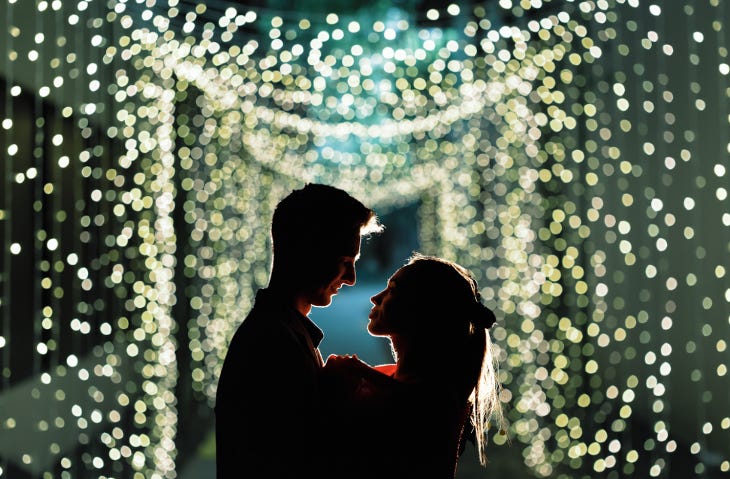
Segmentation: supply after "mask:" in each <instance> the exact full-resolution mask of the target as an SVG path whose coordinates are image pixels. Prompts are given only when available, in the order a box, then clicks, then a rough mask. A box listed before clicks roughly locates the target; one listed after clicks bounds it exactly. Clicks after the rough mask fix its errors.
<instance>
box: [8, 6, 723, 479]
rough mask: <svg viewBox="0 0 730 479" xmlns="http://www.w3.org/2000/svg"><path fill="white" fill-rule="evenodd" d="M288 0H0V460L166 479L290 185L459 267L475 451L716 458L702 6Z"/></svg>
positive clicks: (626, 472) (655, 464) (716, 203)
mask: <svg viewBox="0 0 730 479" xmlns="http://www.w3.org/2000/svg"><path fill="white" fill-rule="evenodd" d="M338 3H343V4H344V3H346V6H338ZM293 5H294V2H280V1H279V2H277V1H270V2H258V4H257V5H256V6H254V5H245V4H243V3H233V2H226V1H223V0H216V1H208V2H198V1H193V0H190V1H187V0H185V1H181V0H144V1H143V0H129V1H123V0H108V1H106V2H98V1H87V0H81V1H78V2H76V1H74V2H69V1H65V0H50V1H49V0H37V1H35V2H24V1H18V0H2V2H1V6H0V12H2V14H0V18H2V20H1V22H2V23H3V27H4V32H3V33H2V34H0V47H1V49H2V51H3V58H2V60H0V64H1V65H2V66H0V71H1V72H2V75H1V77H0V86H1V87H2V88H3V89H4V92H5V96H4V101H3V104H2V107H0V112H1V115H0V121H1V122H2V123H1V125H2V129H1V131H0V135H1V136H0V138H2V140H1V146H2V152H1V154H2V179H3V183H2V193H1V194H0V230H1V232H2V243H1V244H2V255H0V266H1V268H0V275H1V276H0V282H1V283H0V286H1V287H2V297H1V298H0V371H1V381H0V478H2V477H16V476H15V474H17V477H42V478H44V479H47V478H63V479H69V478H80V477H94V478H99V479H101V478H122V477H130V478H134V479H142V478H153V479H161V478H174V477H176V467H177V465H178V464H179V463H180V461H181V459H182V457H181V456H182V453H183V452H189V451H190V450H191V441H192V442H194V441H193V440H192V439H191V437H194V436H195V418H196V417H198V416H201V415H202V416H204V415H206V414H210V410H211V408H212V406H213V404H214V400H215V393H216V383H217V377H218V374H219V373H220V369H221V365H222V361H223V358H224V357H225V354H226V348H227V344H228V342H229V340H230V339H231V336H232V334H233V332H234V331H235V329H236V327H237V326H238V325H239V324H240V322H241V321H242V320H243V318H244V316H245V313H246V312H247V311H248V309H250V307H251V304H252V298H253V294H254V292H255V290H256V289H257V288H258V287H261V286H263V285H265V283H266V280H267V275H268V266H269V261H270V253H269V245H268V224H269V221H270V218H271V213H272V208H273V207H274V205H275V204H276V202H277V201H278V200H279V199H281V198H282V197H283V196H284V195H285V194H287V193H288V192H289V191H291V190H292V189H293V188H297V187H300V186H302V185H303V184H304V183H306V182H322V183H328V184H333V185H335V186H338V187H341V188H343V189H345V190H347V191H348V192H350V193H351V194H353V195H354V196H355V197H357V198H359V199H361V200H362V201H363V202H365V203H367V204H368V205H369V206H372V207H373V208H374V209H375V210H376V211H378V209H379V208H381V209H387V208H396V207H398V206H400V205H406V204H414V203H417V204H418V205H419V216H418V219H419V225H420V226H419V237H420V243H421V247H420V250H421V251H422V252H424V253H429V254H436V255H440V256H444V257H447V258H450V259H453V260H456V261H457V262H459V263H461V264H463V265H464V266H466V267H468V268H470V269H471V270H472V271H473V272H474V274H475V275H476V277H477V279H478V280H479V283H480V285H481V286H482V288H483V290H482V296H483V297H484V298H485V301H486V302H487V303H488V305H489V306H490V307H492V308H493V309H494V310H495V311H496V312H497V314H498V317H499V323H498V326H497V327H496V328H495V329H494V330H493V338H494V342H495V344H496V348H497V357H498V360H499V375H500V380H501V382H502V384H503V391H502V400H503V402H504V404H505V409H506V416H507V421H508V430H507V434H506V435H500V434H498V433H497V432H496V431H492V432H490V446H489V450H491V451H492V452H491V453H490V457H491V459H490V460H491V461H492V462H498V461H499V454H500V452H499V451H500V449H503V448H509V449H510V450H515V449H518V450H519V451H520V455H521V458H522V460H523V461H524V466H525V467H526V468H527V469H528V470H529V471H531V473H533V474H534V476H535V477H559V478H565V479H567V478H572V477H595V475H596V474H599V475H601V477H609V478H614V479H617V478H620V477H642V478H645V477H680V476H678V475H677V473H676V471H677V470H679V469H678V467H679V465H680V464H681V465H683V467H689V468H690V469H689V470H690V472H691V474H695V475H696V477H720V476H722V477H728V476H730V409H729V408H728V404H730V375H729V374H728V366H729V365H730V352H728V344H727V343H728V338H730V280H729V279H728V274H729V272H728V268H730V265H728V258H729V257H730V206H729V202H728V187H729V186H730V183H729V182H728V171H727V169H728V157H729V156H730V125H728V123H729V121H730V105H729V101H728V97H729V96H730V89H728V75H730V66H729V65H728V64H729V63H730V62H729V61H728V38H727V37H728V35H727V30H728V27H729V25H728V7H727V2H724V0H690V1H687V2H680V3H675V2H669V1H662V0H655V1H651V0H649V1H639V0H585V1H580V0H575V1H550V0H498V1H497V0H494V1H491V0H490V1H483V2H458V3H452V4H446V3H443V4H441V3H439V4H438V6H434V7H429V6H424V5H422V4H421V3H420V2H415V1H414V2H410V3H409V2H401V3H391V2H374V3H373V4H369V5H367V8H358V6H355V5H350V2H329V3H328V2H319V3H315V4H313V5H314V6H312V7H311V8H308V9H307V10H302V9H295V8H294V7H293ZM434 5H436V3H434ZM386 226H387V225H386ZM404 259H405V258H404ZM687 458H689V459H687ZM488 472H489V465H487V468H486V469H485V470H484V474H488ZM682 477H687V476H686V475H685V476H682Z"/></svg>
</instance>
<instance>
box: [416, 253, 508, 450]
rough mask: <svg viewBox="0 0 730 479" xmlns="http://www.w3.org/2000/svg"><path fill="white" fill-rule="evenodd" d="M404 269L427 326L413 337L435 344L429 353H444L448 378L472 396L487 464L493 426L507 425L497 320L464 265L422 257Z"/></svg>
mask: <svg viewBox="0 0 730 479" xmlns="http://www.w3.org/2000/svg"><path fill="white" fill-rule="evenodd" d="M404 269H406V270H408V273H409V274H408V278H409V279H408V291H410V292H412V293H413V295H417V298H415V297H413V300H412V301H409V303H410V304H411V305H412V308H413V310H412V312H413V313H414V317H416V318H421V319H423V320H424V323H425V324H416V325H414V326H416V327H415V328H414V329H413V330H412V331H413V334H415V335H417V337H418V338H419V339H423V338H425V337H430V338H432V339H433V344H432V349H430V350H428V351H424V353H423V354H430V355H434V354H435V351H439V352H440V353H442V354H443V356H444V358H443V359H444V361H445V362H446V364H447V365H448V366H447V368H448V370H447V371H446V374H448V375H449V376H450V378H452V379H453V380H454V381H455V382H456V385H457V387H459V388H460V389H461V390H462V391H467V392H470V393H469V402H470V406H471V414H470V419H471V424H472V426H473V427H474V433H475V440H476V448H477V451H478V453H479V459H480V462H481V463H482V464H485V463H486V454H485V447H486V443H487V432H488V429H489V427H490V424H495V425H496V426H497V427H499V428H500V429H502V427H503V423H504V419H503V416H502V408H501V403H500V400H499V392H500V386H499V382H498V380H497V366H496V363H495V360H494V356H493V354H492V342H491V339H490V335H489V330H488V328H490V327H491V326H492V325H493V324H494V321H495V316H494V314H493V313H492V311H490V310H489V309H488V308H487V307H486V306H484V305H483V303H482V302H481V296H480V294H479V289H478V286H477V282H476V280H475V279H474V277H473V275H472V274H471V273H470V272H469V271H468V270H467V269H465V268H463V267H462V266H460V265H458V264H456V263H454V262H452V261H448V260H445V259H443V258H438V257H434V256H425V255H422V254H419V253H416V254H414V255H413V256H411V258H410V259H409V261H408V263H407V264H406V266H404Z"/></svg>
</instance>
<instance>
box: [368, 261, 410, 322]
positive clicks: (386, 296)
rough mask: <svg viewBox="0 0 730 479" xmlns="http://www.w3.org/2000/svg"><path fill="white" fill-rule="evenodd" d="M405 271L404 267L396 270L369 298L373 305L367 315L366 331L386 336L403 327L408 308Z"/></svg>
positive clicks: (407, 283) (407, 284)
mask: <svg viewBox="0 0 730 479" xmlns="http://www.w3.org/2000/svg"><path fill="white" fill-rule="evenodd" d="M405 272H406V270H405V269H404V268H401V269H400V270H398V271H396V273H395V274H394V275H393V276H391V278H390V279H389V280H388V284H387V286H386V287H385V289H383V290H382V291H381V292H379V293H378V294H376V295H375V296H373V297H372V298H370V301H371V302H372V303H373V307H372V309H371V310H370V315H369V316H368V318H369V319H370V323H369V324H368V331H369V332H370V334H372V335H373V336H387V335H390V334H393V333H398V332H401V330H402V329H403V326H404V323H403V321H404V320H405V319H406V318H407V316H408V309H409V308H408V307H407V306H406V304H407V302H406V298H407V294H408V293H407V291H408V289H407V288H408V287H409V280H408V275H407V274H405Z"/></svg>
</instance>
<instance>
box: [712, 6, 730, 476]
mask: <svg viewBox="0 0 730 479" xmlns="http://www.w3.org/2000/svg"><path fill="white" fill-rule="evenodd" d="M714 7H715V8H716V9H717V12H718V15H717V17H716V18H718V19H721V20H717V21H715V22H714V25H713V26H714V27H715V37H716V41H717V54H718V57H720V58H721V59H720V61H719V62H718V63H719V65H718V70H719V75H718V77H717V90H716V95H717V98H718V100H719V108H718V117H717V123H718V125H723V127H721V128H720V137H721V141H720V144H721V145H722V146H724V147H725V152H724V161H723V156H720V158H718V159H717V162H716V163H715V164H714V165H713V173H714V174H715V176H716V177H717V178H718V180H719V181H718V183H719V184H724V185H726V186H725V187H724V191H725V195H726V197H725V199H724V201H725V202H726V204H727V202H728V199H727V194H728V192H727V190H728V189H730V188H728V187H727V184H728V180H727V177H728V173H729V172H728V169H730V161H728V160H729V159H730V133H728V131H729V130H730V108H728V104H729V102H728V96H729V95H730V87H729V85H728V80H727V78H728V75H730V65H729V63H730V59H729V58H728V42H727V33H726V32H727V28H728V27H729V26H730V25H728V23H727V20H728V17H727V2H726V1H722V0H719V1H717V2H715V4H714ZM721 155H722V153H721ZM723 179H724V180H723ZM718 199H719V198H718ZM720 210H721V211H722V209H720ZM724 219H727V221H726V223H725V228H722V231H723V234H722V240H721V244H725V245H726V248H730V208H728V207H726V208H725V211H724V212H723V213H722V216H721V218H720V221H722V220H724ZM729 269H730V265H728V264H725V265H724V266H723V265H721V264H718V265H717V266H716V267H715V278H716V280H718V281H720V280H724V284H725V285H726V289H725V291H724V294H725V304H726V306H725V310H726V311H727V310H728V307H727V305H728V304H729V303H730V282H728V281H727V279H726V278H727V277H728V275H729V274H730V271H728V270H729ZM720 292H721V294H722V293H723V292H722V290H721V291H720ZM718 300H719V301H721V299H720V298H718ZM724 319H725V321H726V324H725V327H726V328H727V327H729V326H730V314H729V315H728V316H727V317H726V318H724ZM725 338H726V339H725V340H724V341H725V343H723V344H724V351H725V354H726V362H725V367H726V368H729V367H730V360H728V359H727V350H728V349H727V348H728V345H727V341H728V339H727V336H725ZM719 344H720V343H719V342H718V351H719V350H720V347H719ZM722 401H723V402H724V404H730V388H726V391H725V398H724V399H723V400H722ZM720 427H721V428H722V429H725V430H726V431H727V432H726V433H725V436H726V437H727V444H730V413H726V415H725V417H724V418H722V419H721V420H720ZM720 470H721V471H722V472H724V473H728V472H730V458H727V457H726V458H723V461H722V463H721V464H720Z"/></svg>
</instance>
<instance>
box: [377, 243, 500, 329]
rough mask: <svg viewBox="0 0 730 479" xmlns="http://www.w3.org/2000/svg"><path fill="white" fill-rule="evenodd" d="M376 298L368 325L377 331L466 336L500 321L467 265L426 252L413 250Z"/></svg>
mask: <svg viewBox="0 0 730 479" xmlns="http://www.w3.org/2000/svg"><path fill="white" fill-rule="evenodd" d="M371 301H372V303H373V308H372V311H371V314H370V324H369V325H368V330H369V331H370V333H371V334H373V335H376V336H393V335H406V336H407V338H405V339H408V338H414V339H416V338H418V339H421V340H425V339H426V338H427V337H429V336H433V337H434V338H444V337H454V336H457V337H458V336H464V337H465V336H467V335H468V334H469V331H470V330H472V329H474V328H475V327H477V328H479V329H487V328H489V327H491V326H492V324H494V320H495V318H494V314H493V313H492V312H491V311H490V310H488V309H487V308H485V307H484V306H483V305H482V303H481V300H480V296H479V291H478V287H477V283H476V280H474V277H473V276H472V275H471V273H469V271H468V270H466V269H465V268H463V267H461V266H459V265H458V264H456V263H454V262H451V261H448V260H445V259H442V258H437V257H433V256H424V255H421V254H415V255H413V256H412V257H411V258H410V259H409V261H408V263H407V264H406V265H405V266H403V267H401V268H400V269H399V270H398V271H396V272H395V274H393V276H391V278H390V279H389V280H388V285H387V286H386V288H385V289H384V290H383V291H381V292H380V293H378V294H377V295H375V296H373V297H372V298H371Z"/></svg>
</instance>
